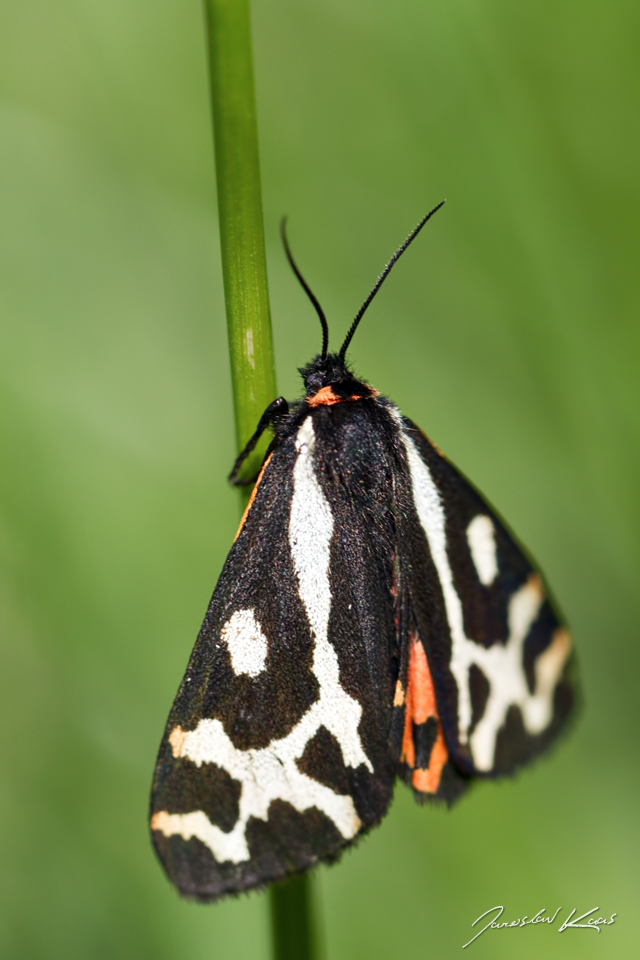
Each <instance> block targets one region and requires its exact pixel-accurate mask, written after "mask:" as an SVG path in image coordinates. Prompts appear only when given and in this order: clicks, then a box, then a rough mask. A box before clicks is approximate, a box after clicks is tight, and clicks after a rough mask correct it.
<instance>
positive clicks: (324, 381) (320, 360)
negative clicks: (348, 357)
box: [300, 353, 364, 398]
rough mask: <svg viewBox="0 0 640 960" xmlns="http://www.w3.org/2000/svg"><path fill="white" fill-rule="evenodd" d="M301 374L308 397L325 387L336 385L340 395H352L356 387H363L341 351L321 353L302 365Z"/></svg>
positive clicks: (337, 392) (336, 390)
mask: <svg viewBox="0 0 640 960" xmlns="http://www.w3.org/2000/svg"><path fill="white" fill-rule="evenodd" d="M300 374H301V376H302V379H303V381H304V387H305V391H306V395H307V398H311V397H314V396H315V395H316V393H318V391H319V390H322V389H323V388H324V387H334V388H335V393H336V394H337V395H340V396H351V395H352V394H353V393H354V392H360V393H362V391H361V390H360V391H356V388H357V387H358V388H359V387H363V386H364V384H361V383H360V381H359V380H357V379H356V377H354V375H353V373H352V372H351V370H350V369H349V367H348V366H347V364H346V362H345V360H344V359H343V357H341V356H340V354H339V353H329V354H327V355H326V356H323V355H322V354H321V353H319V354H318V355H317V356H316V357H314V358H313V360H311V361H310V363H308V364H307V365H306V367H300Z"/></svg>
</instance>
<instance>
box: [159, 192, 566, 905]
mask: <svg viewBox="0 0 640 960" xmlns="http://www.w3.org/2000/svg"><path fill="white" fill-rule="evenodd" d="M440 206H441V204H439V205H438V207H436V208H435V209H434V210H432V211H431V212H430V213H429V214H428V215H427V216H426V217H425V218H424V219H423V220H422V221H421V222H420V223H419V224H418V226H417V227H416V229H415V230H414V231H413V232H412V233H411V234H410V236H409V237H408V238H407V240H406V241H405V243H404V244H403V245H402V246H401V247H400V248H399V250H398V251H397V252H396V253H395V255H394V256H393V258H392V259H391V260H390V262H389V263H388V264H387V266H386V267H385V270H384V271H383V273H382V274H381V276H380V277H379V279H378V281H377V283H376V285H375V286H374V288H373V290H372V292H371V293H370V295H369V297H368V298H367V299H366V300H365V302H364V304H363V306H362V307H361V309H360V311H359V312H358V314H357V316H356V318H355V320H354V321H353V323H352V325H351V328H350V330H349V332H348V334H347V337H346V339H345V341H344V343H343V344H342V347H341V349H340V351H339V352H338V353H329V352H328V327H327V321H326V318H325V316H324V313H323V311H322V309H321V307H320V305H319V303H318V301H317V300H316V298H315V297H314V295H313V294H312V293H311V291H310V290H309V287H308V286H307V284H306V283H305V281H304V279H303V278H302V276H301V274H300V271H299V270H298V268H297V266H296V265H295V263H294V261H293V258H292V256H291V253H290V251H289V248H288V245H287V243H286V237H285V236H284V228H283V240H284V243H285V250H286V252H287V256H288V258H289V261H290V263H291V266H292V268H293V270H294V272H295V273H296V276H297V277H298V279H299V280H300V282H301V283H302V285H303V287H304V289H305V290H306V292H307V293H308V295H309V297H310V299H311V301H312V302H313V304H314V306H315V308H316V310H317V312H318V315H319V317H320V322H321V324H322V331H323V344H322V352H321V353H320V354H319V355H318V356H316V357H315V359H314V360H312V361H311V362H310V363H309V364H308V366H306V367H304V368H303V369H302V370H301V371H300V372H301V374H302V378H303V381H304V386H305V396H304V398H303V399H302V400H300V401H299V402H297V403H295V404H293V405H292V406H291V407H289V406H288V404H287V402H286V401H285V400H284V399H283V398H282V397H280V398H279V399H277V400H275V401H274V402H273V403H272V404H271V405H270V407H269V408H268V409H267V410H266V411H265V414H264V415H263V417H262V419H261V420H260V423H259V425H258V429H257V431H256V433H255V435H254V437H253V438H252V440H251V441H250V443H249V444H248V446H247V448H246V449H245V451H243V453H242V454H241V455H240V457H239V458H238V460H237V461H236V465H235V467H234V470H233V472H232V474H231V477H230V479H231V480H232V482H234V481H235V482H238V481H237V476H238V473H239V470H240V466H241V464H242V461H243V459H244V458H245V457H246V455H247V454H248V452H249V451H250V450H252V449H253V447H254V446H255V444H256V443H257V440H258V438H259V436H260V434H261V433H262V432H263V431H264V430H265V429H267V428H268V427H271V428H272V429H273V433H274V437H273V441H272V443H271V445H270V448H269V450H268V453H267V456H266V459H265V461H264V464H263V467H262V470H261V473H260V475H259V477H258V480H257V483H256V485H255V487H254V490H253V494H252V497H251V501H250V503H249V506H248V508H247V510H246V512H245V515H244V517H243V519H242V522H241V524H240V529H239V531H238V534H237V537H236V540H235V543H234V545H233V547H232V548H231V551H230V553H229V556H228V558H227V561H226V564H225V566H224V569H223V571H222V574H221V576H220V579H219V581H218V584H217V586H216V589H215V592H214V594H213V598H212V600H211V603H210V605H209V609H208V611H207V614H206V617H205V620H204V623H203V625H202V629H201V631H200V634H199V636H198V639H197V641H196V645H195V648H194V650H193V653H192V655H191V660H190V661H189V665H188V667H187V672H186V674H185V677H184V680H183V682H182V685H181V687H180V690H179V691H178V695H177V697H176V700H175V703H174V704H173V708H172V710H171V714H170V716H169V721H168V723H167V727H166V731H165V735H164V739H163V741H162V745H161V748H160V754H159V757H158V763H157V767H156V772H155V779H154V784H153V794H152V800H151V828H152V834H153V842H154V844H155V847H156V850H157V853H158V855H159V857H160V860H161V861H162V864H163V865H164V868H165V870H166V872H167V874H168V875H169V877H170V879H171V880H172V881H173V883H175V885H176V886H177V888H178V890H179V891H180V893H181V894H182V895H183V896H186V897H191V898H195V899H197V900H201V901H212V900H216V899H218V898H220V897H223V896H225V895H226V894H230V893H238V892H240V891H243V890H249V889H251V888H254V887H260V886H263V885H265V884H267V883H269V882H271V881H274V880H280V879H283V878H285V877H287V876H289V875H292V874H295V873H298V872H301V871H304V870H306V869H307V868H309V867H311V866H312V865H313V864H315V863H317V862H318V861H331V860H335V859H337V857H338V856H339V855H340V853H341V851H342V850H343V849H344V848H345V847H347V846H349V845H350V844H352V843H354V841H355V840H357V839H358V838H359V837H361V836H362V835H363V834H364V833H365V832H366V831H368V830H369V829H370V828H371V827H373V826H374V825H375V824H377V823H378V822H379V821H380V820H381V818H382V817H383V816H384V815H385V813H386V811H387V809H388V807H389V803H390V800H391V796H392V793H393V787H394V782H395V779H396V777H400V778H401V779H402V780H404V781H405V783H407V784H408V785H410V786H411V787H412V788H413V791H414V795H415V797H416V799H418V800H424V799H434V800H443V801H446V802H447V803H452V802H453V801H454V800H455V799H456V798H457V797H458V796H459V795H460V794H461V793H462V792H463V791H464V790H465V788H466V787H467V786H468V784H469V782H470V781H471V780H472V779H473V778H488V777H496V776H502V775H504V774H510V773H512V772H513V771H514V770H515V769H516V768H517V767H519V766H521V765H522V764H525V763H527V762H528V761H530V760H531V759H532V758H533V757H535V756H536V755H537V754H540V753H541V752H542V751H543V750H545V749H546V748H547V746H548V745H549V744H550V742H551V741H552V740H553V739H554V738H555V737H556V736H557V734H558V732H559V731H560V729H561V728H562V727H563V725H564V724H565V722H566V720H567V718H568V716H569V714H570V712H571V709H572V703H573V698H574V695H573V691H572V684H571V680H570V673H571V671H572V666H571V664H572V658H571V657H570V651H571V641H570V637H569V633H568V631H567V630H566V628H565V627H564V626H563V625H562V624H561V622H560V620H559V618H558V614H557V612H556V611H554V608H553V605H552V603H551V601H550V599H549V596H548V594H547V592H546V590H545V587H544V585H543V581H542V578H541V576H540V573H539V572H537V571H536V570H535V568H534V567H533V566H532V564H531V562H530V560H529V559H528V558H527V556H526V555H525V554H524V553H523V551H522V549H521V548H520V547H519V546H518V545H517V543H516V542H515V540H514V538H513V536H512V535H511V534H510V533H509V531H508V530H507V529H506V527H505V525H504V523H503V522H502V521H501V520H500V519H499V518H498V516H497V515H496V513H495V512H494V511H493V510H492V508H491V507H490V506H489V505H488V504H487V503H486V501H485V500H483V498H482V497H481V496H480V494H479V493H478V492H477V491H476V490H475V489H474V488H473V487H472V486H471V484H470V483H469V482H468V481H467V480H466V479H465V478H464V477H463V476H462V475H461V474H460V473H459V472H458V471H457V470H456V468H455V467H454V466H453V465H452V464H451V463H450V462H449V461H448V460H447V459H446V457H444V456H443V454H442V453H441V452H440V450H438V448H437V447H436V446H435V445H434V444H433V443H432V442H431V441H430V440H429V439H428V438H427V437H426V436H425V435H424V434H423V433H422V432H421V431H420V430H419V429H418V427H416V426H415V424H414V423H412V422H411V420H409V419H407V418H406V417H403V416H402V414H401V413H400V411H399V410H398V408H397V407H396V406H395V405H394V404H393V403H392V402H391V401H390V400H389V399H387V398H386V397H383V396H381V395H380V394H379V393H378V392H377V391H376V390H374V389H373V388H372V387H371V386H369V385H368V384H367V383H365V382H363V381H362V380H359V379H357V378H356V377H355V376H354V374H353V373H352V372H351V370H350V368H349V366H348V365H347V363H346V361H345V354H346V351H347V348H348V346H349V344H350V342H351V338H352V337H353V334H354V332H355V329H356V327H357V326H358V323H359V322H360V320H361V319H362V316H363V314H364V312H365V310H366V309H367V307H368V306H369V304H370V303H371V300H372V299H373V297H374V296H375V294H376V293H377V291H378V290H379V288H380V286H381V284H382V283H383V282H384V280H385V278H386V277H387V275H388V274H389V271H390V270H391V268H392V267H393V265H394V263H395V262H396V261H397V260H398V258H399V257H400V256H401V254H402V253H403V252H404V250H405V249H406V248H407V247H408V245H409V244H410V243H411V242H412V241H413V239H414V238H415V237H416V236H417V234H418V233H419V231H420V230H421V229H422V227H423V226H424V224H425V223H426V222H427V220H428V219H429V217H430V216H432V214H433V213H435V211H436V210H437V209H439V207H440Z"/></svg>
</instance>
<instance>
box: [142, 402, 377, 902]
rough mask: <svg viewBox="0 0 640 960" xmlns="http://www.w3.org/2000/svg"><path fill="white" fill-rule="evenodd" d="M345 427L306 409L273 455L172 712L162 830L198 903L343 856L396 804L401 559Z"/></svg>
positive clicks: (156, 813)
mask: <svg viewBox="0 0 640 960" xmlns="http://www.w3.org/2000/svg"><path fill="white" fill-rule="evenodd" d="M337 420H339V417H338V418H336V417H335V416H334V418H333V429H332V430H330V431H328V430H327V426H328V421H327V415H326V409H320V410H318V411H317V414H314V415H313V416H312V415H307V416H306V419H303V420H302V422H301V424H300V425H299V427H298V428H297V430H296V432H295V433H292V434H291V435H290V436H289V437H287V438H286V439H284V440H283V441H282V443H281V444H280V445H278V446H277V447H276V449H275V450H274V452H273V454H272V455H271V458H270V460H269V461H268V463H267V465H266V469H265V470H264V472H263V476H262V478H261V481H260V483H259V485H258V489H257V492H256V495H255V498H254V500H253V504H252V507H251V509H250V510H249V511H248V514H247V515H246V519H245V521H244V524H243V525H242V527H241V530H240V533H239V536H238V537H237V539H236V542H235V544H234V546H233V548H232V550H231V552H230V554H229V557H228V559H227V562H226V565H225V567H224V570H223V572H222V575H221V577H220V580H219V582H218V585H217V587H216V590H215V593H214V595H213V598H212V600H211V604H210V606H209V610H208V612H207V615H206V618H205V621H204V624H203V626H202V629H201V631H200V635H199V637H198V640H197V642H196V646H195V648H194V651H193V654H192V656H191V660H190V663H189V666H188V669H187V672H186V675H185V677H184V680H183V682H182V685H181V687H180V690H179V692H178V696H177V698H176V701H175V703H174V706H173V709H172V711H171V715H170V717H169V721H168V724H167V728H166V732H165V736H164V739H163V742H162V746H161V749H160V755H159V759H158V764H157V768H156V774H155V780H154V790H153V795H152V811H151V812H152V818H151V826H152V831H153V839H154V844H155V846H156V849H157V852H158V854H159V856H160V859H161V861H162V863H163V864H164V867H165V869H166V871H167V873H168V875H169V877H170V878H171V879H172V880H173V882H174V883H175V884H176V885H177V887H178V889H179V890H180V892H181V893H182V894H183V895H185V896H189V897H194V898H196V899H200V900H214V899H217V898H218V897H220V896H223V895H225V894H226V893H233V892H238V891H241V890H247V889H250V888H252V887H255V886H260V885H263V884H266V883H268V882H270V881H272V880H275V879H280V878H283V877H285V876H287V875H289V874H292V873H295V872H298V871H301V870H304V869H306V868H307V867H309V866H311V865H312V864H313V863H315V862H317V861H318V860H320V859H331V858H335V857H336V856H337V855H338V854H339V852H340V851H341V849H342V848H343V847H345V846H347V845H348V844H350V843H351V842H353V840H354V839H355V838H356V837H357V836H359V835H360V834H361V833H362V832H363V831H364V830H366V829H368V828H369V827H371V826H372V825H373V824H375V823H377V822H378V821H379V820H380V819H381V817H382V816H383V815H384V813H385V812H386V809H387V807H388V804H389V801H390V797H391V792H392V787H393V780H394V777H395V765H394V762H393V758H392V757H391V755H390V752H389V746H388V730H389V723H390V717H391V699H392V692H393V691H392V678H391V676H390V671H389V663H390V658H391V652H390V650H389V645H390V644H391V643H392V639H393V624H392V622H389V618H390V616H391V614H392V608H391V607H390V603H389V600H388V598H389V597H390V591H391V576H392V574H391V566H392V561H391V556H390V554H391V548H390V546H389V544H388V539H389V538H388V537H387V539H385V538H384V537H382V538H381V536H380V524H379V522H378V518H377V515H376V512H375V511H371V510H368V511H364V512H363V513H362V514H360V513H358V515H357V516H354V512H353V509H352V502H353V499H352V498H353V495H354V494H353V491H354V489H355V488H354V484H355V487H356V488H357V489H358V491H360V493H359V494H358V495H360V496H361V493H362V491H361V488H360V478H359V477H357V476H356V475H355V474H354V460H353V458H352V457H351V458H350V459H349V462H347V460H346V459H345V456H344V455H341V453H340V451H339V450H337V449H336V444H338V445H339V442H340V435H341V432H340V429H339V427H338V424H337ZM360 432H361V434H362V435H363V436H364V435H365V434H366V435H368V437H369V439H370V440H371V439H375V434H374V432H373V431H372V430H371V429H370V428H366V427H365V428H363V429H362V430H361V431H360ZM345 471H347V472H349V471H350V479H349V477H345V476H343V477H342V480H341V482H339V483H337V484H336V483H334V482H333V480H335V477H333V478H332V476H331V474H332V472H337V474H340V473H341V472H342V473H343V474H344V472H345ZM356 473H357V471H356ZM387 490H388V491H390V490H391V486H390V485H388V487H387ZM329 491H330V492H329ZM386 496H387V498H388V497H389V496H390V492H387V494H386ZM380 506H381V505H380ZM387 513H389V515H390V512H389V511H387Z"/></svg>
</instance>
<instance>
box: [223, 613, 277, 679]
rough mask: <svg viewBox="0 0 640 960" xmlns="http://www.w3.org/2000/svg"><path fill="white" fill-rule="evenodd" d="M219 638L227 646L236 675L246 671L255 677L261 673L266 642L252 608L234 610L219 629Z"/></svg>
mask: <svg viewBox="0 0 640 960" xmlns="http://www.w3.org/2000/svg"><path fill="white" fill-rule="evenodd" d="M220 639H221V640H222V641H223V642H224V643H226V645H227V647H228V648H229V655H230V657H231V666H232V667H233V672H234V673H235V674H236V676H239V675H240V674H241V673H247V674H248V675H249V676H250V677H257V676H258V674H260V673H262V671H263V670H264V664H265V660H266V659H267V650H268V644H267V638H266V637H265V635H264V633H263V632H262V630H261V629H260V624H259V623H258V621H257V620H256V618H255V615H254V612H253V610H236V612H235V613H234V614H233V616H232V617H231V618H230V619H229V620H227V622H226V623H225V625H224V627H223V628H222V630H221V631H220Z"/></svg>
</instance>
